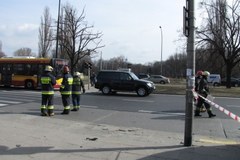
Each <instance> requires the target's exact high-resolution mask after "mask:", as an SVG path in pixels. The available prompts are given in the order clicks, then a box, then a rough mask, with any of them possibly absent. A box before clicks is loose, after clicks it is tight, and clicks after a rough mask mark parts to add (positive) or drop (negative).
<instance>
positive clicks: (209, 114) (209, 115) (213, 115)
mask: <svg viewBox="0 0 240 160" xmlns="http://www.w3.org/2000/svg"><path fill="white" fill-rule="evenodd" d="M215 116H216V114H213V113H212V111H208V117H209V118H212V117H215Z"/></svg>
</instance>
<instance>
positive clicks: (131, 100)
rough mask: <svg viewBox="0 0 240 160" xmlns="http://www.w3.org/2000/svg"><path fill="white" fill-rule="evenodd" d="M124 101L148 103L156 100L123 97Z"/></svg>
mask: <svg viewBox="0 0 240 160" xmlns="http://www.w3.org/2000/svg"><path fill="white" fill-rule="evenodd" d="M123 101H129V102H146V103H153V102H154V101H148V100H139V99H123Z"/></svg>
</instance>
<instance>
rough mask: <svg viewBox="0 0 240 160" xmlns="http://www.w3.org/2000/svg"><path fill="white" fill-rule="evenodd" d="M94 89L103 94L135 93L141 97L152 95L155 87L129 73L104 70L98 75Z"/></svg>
mask: <svg viewBox="0 0 240 160" xmlns="http://www.w3.org/2000/svg"><path fill="white" fill-rule="evenodd" d="M95 88H97V89H99V90H101V91H102V93H103V94H110V93H112V92H113V93H114V92H116V91H136V92H137V94H138V96H141V97H143V96H147V95H149V94H150V93H152V92H153V90H154V89H155V86H154V84H153V83H152V82H150V81H147V80H142V79H139V78H138V77H137V76H136V75H135V74H134V73H132V72H129V71H117V70H106V71H100V72H99V73H98V75H97V81H96V83H95Z"/></svg>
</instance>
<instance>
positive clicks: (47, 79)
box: [40, 66, 56, 116]
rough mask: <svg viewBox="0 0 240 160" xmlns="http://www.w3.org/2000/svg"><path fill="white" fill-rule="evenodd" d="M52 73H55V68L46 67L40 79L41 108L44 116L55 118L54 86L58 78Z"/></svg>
mask: <svg viewBox="0 0 240 160" xmlns="http://www.w3.org/2000/svg"><path fill="white" fill-rule="evenodd" d="M52 71H53V68H52V67H51V66H46V67H45V70H44V73H43V74H42V76H41V78H40V83H41V88H42V106H41V115H42V116H54V113H53V110H54V105H53V97H54V88H53V86H54V85H55V84H56V78H55V77H54V76H53V75H52V74H51V72H52Z"/></svg>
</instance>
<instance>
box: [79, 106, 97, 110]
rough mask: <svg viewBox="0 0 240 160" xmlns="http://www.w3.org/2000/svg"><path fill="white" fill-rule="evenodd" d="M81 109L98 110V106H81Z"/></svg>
mask: <svg viewBox="0 0 240 160" xmlns="http://www.w3.org/2000/svg"><path fill="white" fill-rule="evenodd" d="M81 107H83V108H93V109H97V108H98V106H88V105H81Z"/></svg>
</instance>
